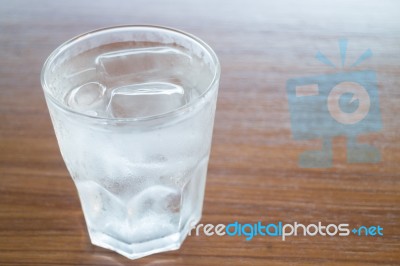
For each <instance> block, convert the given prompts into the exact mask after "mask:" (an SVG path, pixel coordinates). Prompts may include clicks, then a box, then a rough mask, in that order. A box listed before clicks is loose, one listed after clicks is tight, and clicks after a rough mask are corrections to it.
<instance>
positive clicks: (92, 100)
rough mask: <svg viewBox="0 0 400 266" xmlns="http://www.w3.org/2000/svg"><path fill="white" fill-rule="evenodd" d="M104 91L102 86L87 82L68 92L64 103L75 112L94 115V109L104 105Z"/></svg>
mask: <svg viewBox="0 0 400 266" xmlns="http://www.w3.org/2000/svg"><path fill="white" fill-rule="evenodd" d="M105 91H106V88H105V87H104V86H103V85H102V84H100V83H98V82H89V83H86V84H83V85H81V86H79V87H77V88H75V89H73V90H71V91H69V92H68V93H67V95H66V96H65V102H66V104H67V105H68V106H69V107H71V108H72V109H74V110H75V111H79V112H84V113H87V114H91V115H95V114H97V112H96V109H98V108H99V106H100V105H102V104H103V105H104V103H103V101H104V100H103V96H104V92H105Z"/></svg>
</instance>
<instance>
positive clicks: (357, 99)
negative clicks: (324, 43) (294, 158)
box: [286, 40, 382, 168]
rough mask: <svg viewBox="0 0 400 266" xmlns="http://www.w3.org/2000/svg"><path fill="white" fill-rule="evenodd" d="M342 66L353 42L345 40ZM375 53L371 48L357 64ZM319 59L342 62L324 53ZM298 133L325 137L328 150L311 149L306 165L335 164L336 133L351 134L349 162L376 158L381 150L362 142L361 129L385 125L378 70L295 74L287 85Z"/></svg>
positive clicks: (305, 157) (373, 129)
mask: <svg viewBox="0 0 400 266" xmlns="http://www.w3.org/2000/svg"><path fill="white" fill-rule="evenodd" d="M339 48H340V53H341V62H342V67H344V65H345V59H346V50H347V41H346V40H340V41H339ZM371 56H372V52H371V50H370V49H368V50H366V51H365V52H364V53H363V54H362V55H361V56H360V57H359V59H358V60H357V61H356V62H354V63H353V64H352V65H351V67H356V66H358V65H359V64H360V63H361V62H363V61H364V60H366V59H367V58H369V57H371ZM316 59H318V60H319V61H320V62H322V63H324V64H325V65H328V66H331V67H334V68H336V66H335V65H334V64H333V63H332V62H331V61H330V60H329V59H328V58H327V57H325V56H324V55H323V54H322V53H321V52H318V53H317V54H316ZM286 91H287V94H288V100H289V111H290V119H291V126H292V134H293V138H294V139H295V140H311V139H321V140H322V149H320V150H312V151H305V152H303V153H302V154H301V155H300V157H299V165H300V167H304V168H328V167H331V166H332V138H333V137H336V136H346V137H347V161H348V162H349V163H376V162H379V161H380V153H379V150H378V149H377V148H375V147H373V146H371V145H368V144H361V143H357V136H359V135H360V134H365V133H370V132H378V131H380V130H381V129H382V122H381V116H380V111H379V98H378V89H377V81H376V73H375V72H374V71H372V70H363V71H350V72H348V71H340V72H337V73H333V74H326V75H319V76H309V77H300V78H293V79H289V80H288V81H287V84H286Z"/></svg>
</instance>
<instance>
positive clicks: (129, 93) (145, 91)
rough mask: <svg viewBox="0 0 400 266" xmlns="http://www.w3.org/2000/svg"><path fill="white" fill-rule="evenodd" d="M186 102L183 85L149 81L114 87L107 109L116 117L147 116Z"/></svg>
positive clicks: (171, 109) (167, 110)
mask: <svg viewBox="0 0 400 266" xmlns="http://www.w3.org/2000/svg"><path fill="white" fill-rule="evenodd" d="M186 102H187V99H186V95H185V91H184V89H183V88H182V87H181V86H179V85H175V84H171V83H166V82H149V83H142V84H133V85H129V86H124V87H120V88H116V89H114V90H113V91H112V92H111V98H110V102H109V104H108V106H107V110H106V111H107V113H108V114H109V115H110V116H111V117H115V118H127V117H146V116H153V115H159V114H163V113H167V112H170V111H173V110H175V109H177V108H179V107H181V106H183V105H185V104H186Z"/></svg>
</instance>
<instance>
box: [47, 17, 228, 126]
mask: <svg viewBox="0 0 400 266" xmlns="http://www.w3.org/2000/svg"><path fill="white" fill-rule="evenodd" d="M118 29H132V30H136V29H149V30H162V31H166V32H172V33H176V34H178V35H182V36H183V37H186V38H189V39H190V40H191V41H194V42H196V43H197V44H199V45H200V47H202V48H203V49H205V51H206V52H207V53H208V54H209V56H210V57H211V60H212V63H213V64H214V65H215V71H213V77H212V80H211V82H210V83H209V84H208V86H207V88H206V89H205V90H204V91H203V92H202V93H201V94H200V95H199V96H198V97H197V98H195V99H194V100H193V101H190V102H189V103H187V104H185V105H183V106H181V107H179V108H176V109H174V110H171V111H169V112H166V113H162V114H157V115H150V116H143V117H100V116H94V115H90V114H85V113H82V112H79V111H76V110H73V109H72V108H69V107H67V106H66V105H63V104H62V103H61V102H60V101H58V100H57V99H56V98H55V97H54V96H53V95H51V93H49V86H48V84H47V81H46V79H45V73H46V72H47V71H48V70H49V66H50V65H51V63H52V62H53V61H54V60H55V59H56V58H57V56H59V55H60V54H61V53H62V52H64V51H65V50H67V49H69V48H70V47H71V46H72V45H74V44H76V43H78V42H81V41H83V40H85V39H88V38H91V37H93V36H94V35H96V34H102V33H107V32H113V31H115V30H118ZM220 74H221V65H220V62H219V60H218V57H217V55H216V53H215V52H214V50H213V49H212V48H211V47H210V46H209V45H208V44H207V43H205V42H204V41H202V40H201V39H200V38H198V37H196V36H194V35H192V34H190V33H187V32H185V31H181V30H177V29H174V28H170V27H164V26H159V25H117V26H111V27H105V28H98V29H95V30H91V31H88V32H85V33H82V34H79V35H77V36H75V37H72V38H71V39H69V40H67V41H65V42H64V43H62V44H61V45H59V46H58V47H57V48H56V49H54V51H53V52H52V53H51V54H50V55H49V56H48V57H47V59H46V61H45V62H44V64H43V67H42V70H41V74H40V82H41V85H42V89H43V91H44V94H45V96H46V98H48V99H50V100H51V101H52V103H54V104H55V105H56V106H57V107H58V108H61V109H62V110H63V111H66V112H68V113H72V114H74V115H78V116H82V117H85V118H88V119H95V120H99V121H112V122H135V121H137V122H139V121H149V120H156V119H160V118H165V117H169V116H173V115H176V114H177V113H180V112H184V111H185V110H187V109H189V108H190V107H192V106H194V105H196V104H197V103H198V102H199V101H200V99H201V98H203V97H204V95H206V94H207V93H208V92H209V91H210V90H211V89H212V88H213V87H214V86H215V85H216V83H217V82H218V81H219V78H220Z"/></svg>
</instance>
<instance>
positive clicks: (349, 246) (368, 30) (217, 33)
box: [0, 0, 400, 266]
mask: <svg viewBox="0 0 400 266" xmlns="http://www.w3.org/2000/svg"><path fill="white" fill-rule="evenodd" d="M120 24H156V25H164V26H169V27H174V28H178V29H181V30H184V31H187V32H190V33H192V34H194V35H197V36H198V37H200V38H202V39H203V40H204V41H206V42H207V43H208V44H210V46H211V47H213V48H214V50H215V51H216V53H217V54H218V56H219V58H220V61H221V66H222V75H221V82H220V92H219V98H218V106H217V114H216V120H215V128H214V136H213V144H212V153H211V158H210V163H209V170H208V179H207V186H206V195H205V203H204V210H203V218H202V221H201V222H202V223H204V224H205V223H212V224H220V223H223V224H229V223H232V222H235V221H238V222H240V223H256V222H257V221H262V222H265V223H270V222H271V223H272V222H273V223H276V222H278V221H282V222H283V223H293V222H295V221H297V222H299V223H304V224H309V223H317V222H318V221H321V222H322V223H324V224H330V223H335V224H340V223H348V224H350V227H351V228H353V227H358V226H361V225H365V226H373V225H380V226H381V227H383V228H384V229H383V233H384V236H375V237H372V236H355V235H353V234H350V235H349V236H342V237H339V236H334V237H329V236H325V237H324V236H314V237H311V236H296V237H295V236H293V237H288V238H287V239H286V240H285V241H282V239H281V238H280V237H268V236H265V237H262V236H256V237H254V238H253V239H252V240H251V241H246V240H245V237H243V236H235V237H230V236H211V237H206V236H204V235H201V236H190V237H188V238H187V239H186V241H185V242H184V244H183V245H182V247H181V249H179V250H177V251H172V252H166V253H162V254H155V255H152V256H149V257H145V258H142V259H138V260H134V261H130V260H128V259H126V258H124V257H122V256H120V255H118V254H116V253H113V252H111V251H108V250H105V249H102V248H99V247H96V246H93V245H92V244H91V243H90V241H89V238H88V234H87V232H86V226H85V222H84V219H83V214H82V211H81V207H80V203H79V199H78V196H77V192H76V189H75V186H74V184H73V182H72V179H71V178H70V176H69V174H68V172H67V170H66V167H65V165H64V163H63V160H62V158H61V155H60V152H59V149H58V146H57V142H56V138H55V135H54V131H53V129H52V125H51V122H50V117H49V114H48V111H47V107H46V105H45V101H44V96H43V92H42V88H41V85H40V82H39V76H40V71H41V67H42V65H43V63H44V60H45V59H46V57H47V56H48V55H49V54H50V53H51V52H52V50H54V49H55V48H56V47H57V46H58V45H60V44H61V43H62V42H64V41H66V40H68V39H69V38H71V37H73V36H75V35H77V34H80V33H83V32H86V31H89V30H93V29H96V28H100V27H106V26H113V25H120ZM341 38H346V39H347V40H348V50H347V59H346V60H347V61H346V62H349V63H350V62H354V61H355V60H356V59H357V58H358V56H360V55H361V54H362V53H363V52H364V51H365V50H367V49H368V48H369V49H371V51H372V52H373V56H372V57H371V58H369V59H368V60H365V62H363V63H362V64H360V66H359V67H357V68H356V69H357V70H363V69H370V70H373V71H375V73H376V76H377V81H378V82H377V87H378V92H379V103H380V112H381V119H382V125H383V128H382V130H380V131H379V132H375V133H368V134H362V135H360V136H359V138H358V139H359V141H360V142H363V143H369V144H372V145H374V146H375V147H377V148H378V150H379V151H380V153H381V160H380V162H379V163H373V164H371V163H355V164H350V163H348V162H347V160H346V137H345V136H343V137H337V138H335V139H334V140H333V163H332V167H330V168H313V169H309V168H301V167H300V166H299V163H298V162H299V161H298V159H299V155H300V154H301V153H302V152H303V151H305V150H310V149H317V148H318V147H321V140H320V139H315V140H308V141H300V140H299V141H297V140H294V139H293V136H292V132H291V124H290V112H289V104H288V96H287V94H286V81H287V80H288V79H290V78H296V77H302V76H310V75H325V74H329V73H336V72H338V71H340V67H341V64H340V53H339V48H338V40H339V39H341ZM318 51H321V52H322V53H324V54H325V55H326V56H327V57H328V58H329V59H330V60H331V61H332V62H333V63H335V64H336V65H338V68H336V69H335V68H331V67H329V66H326V65H324V64H322V63H321V62H319V61H317V60H316V59H315V54H316V53H317V52H318ZM399 100H400V2H398V1H377V0H376V1H344V0H340V1H316V0H315V1H310V0H304V1H295V0H292V1H261V0H260V1H211V0H206V1H183V0H174V1H154V0H150V1H77V0H72V1H20V0H17V1H0V265H2V266H3V265H147V266H150V265H152V266H153V265H154V266H155V265H157V266H161V265H218V266H220V265H400V174H399V172H400V134H399V131H400V121H399V117H398V116H399V113H400V104H399ZM311 117H312V116H311ZM310 119H311V118H310ZM321 126H324V124H323V123H322V124H321Z"/></svg>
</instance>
